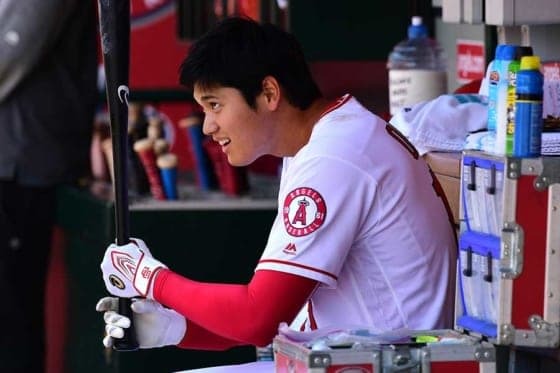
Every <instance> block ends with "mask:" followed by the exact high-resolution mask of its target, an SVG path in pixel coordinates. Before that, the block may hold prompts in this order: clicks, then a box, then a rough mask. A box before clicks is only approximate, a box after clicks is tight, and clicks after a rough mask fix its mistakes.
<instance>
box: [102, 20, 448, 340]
mask: <svg viewBox="0 0 560 373" xmlns="http://www.w3.org/2000/svg"><path fill="white" fill-rule="evenodd" d="M181 83H182V84H184V85H185V86H187V87H192V88H193V92H194V97H195V99H196V101H197V102H198V103H199V104H200V105H201V107H202V108H203V109H204V113H205V118H204V124H203V130H204V132H205V134H206V135H208V136H211V137H212V139H213V140H214V141H216V142H217V143H218V144H219V145H220V146H221V148H222V151H223V152H224V153H225V154H226V155H227V158H228V161H229V163H230V164H232V165H234V166H243V165H247V164H250V163H251V162H253V161H254V160H255V159H257V158H258V157H260V156H262V155H265V154H271V155H274V156H278V157H283V159H284V160H283V167H282V175H281V181H280V189H279V195H278V214H277V216H276V219H275V221H274V223H273V226H272V229H271V232H270V235H269V239H268V242H267V244H266V247H265V248H264V252H263V254H262V257H261V258H260V260H259V262H258V264H257V266H256V268H255V272H254V276H253V278H252V279H251V280H250V282H249V283H248V284H219V283H203V282H197V281H193V280H190V279H188V278H185V277H184V276H181V275H180V274H178V273H175V272H173V270H172V264H171V265H170V268H168V267H167V266H166V265H165V264H163V263H161V262H160V261H158V260H157V259H155V258H154V257H153V256H152V254H151V253H150V250H149V249H148V248H147V247H146V244H145V243H144V242H143V241H142V240H140V239H133V240H132V242H131V243H129V244H127V245H123V246H116V245H114V244H113V245H110V246H109V247H108V248H107V251H106V253H105V256H104V258H103V262H102V264H101V268H102V271H103V279H104V281H105V284H106V287H107V290H108V291H109V292H110V293H111V294H113V295H115V296H119V297H141V298H142V299H140V300H134V301H133V302H132V309H133V311H134V315H135V316H134V317H135V327H136V329H137V334H138V341H139V344H140V347H141V348H151V347H159V346H165V345H177V346H179V347H183V348H193V349H227V348H230V347H233V346H237V345H247V344H251V345H257V346H264V345H267V344H269V343H270V342H271V341H272V338H273V337H274V336H275V335H276V334H277V330H278V325H279V324H280V323H281V322H287V323H291V325H292V327H293V328H296V329H298V330H310V329H316V328H323V327H332V326H347V325H359V326H367V327H368V328H370V329H374V330H378V331H379V332H382V331H388V330H393V329H397V328H411V329H434V328H446V327H451V326H452V324H451V323H452V309H453V299H452V295H453V291H454V276H455V274H454V268H455V260H456V243H455V235H454V230H453V228H452V225H451V224H450V221H449V216H448V214H447V211H446V208H445V202H444V201H443V200H442V198H441V196H440V195H439V194H438V193H437V191H436V188H434V185H436V184H437V183H436V184H434V183H435V181H434V180H433V179H432V175H431V172H430V170H429V168H428V166H427V165H426V163H425V162H424V161H423V159H422V158H419V156H418V153H417V152H416V151H415V149H414V147H412V146H411V145H410V144H408V143H407V142H406V141H405V140H404V139H403V138H402V136H400V134H399V133H398V132H397V131H396V130H394V129H393V128H392V127H390V126H389V125H387V124H386V123H385V122H384V121H383V120H382V119H380V118H379V117H377V116H376V115H374V114H372V113H371V112H370V111H368V110H367V109H366V108H364V106H362V105H361V104H360V103H359V102H358V101H357V100H356V99H355V98H354V97H352V96H350V95H345V96H343V97H340V98H337V99H334V100H327V99H325V98H323V97H322V95H321V93H320V91H319V89H318V88H317V85H316V84H315V82H314V81H313V79H312V77H311V74H310V72H309V69H308V67H307V64H306V62H305V60H304V57H303V53H302V51H301V48H300V46H299V44H298V43H297V41H296V40H295V39H294V37H293V36H291V35H290V34H288V33H286V32H284V31H282V30H280V29H278V28H276V27H275V26H272V25H260V24H258V23H256V22H254V21H252V20H249V19H245V18H230V19H227V20H225V21H223V22H222V23H220V24H218V25H217V26H216V27H215V28H214V29H213V30H211V31H210V32H208V33H207V34H206V35H205V36H203V37H201V38H200V39H199V40H198V41H197V42H196V43H194V44H193V46H192V47H191V49H190V51H189V54H188V56H187V58H186V60H185V61H184V62H183V64H182V66H181ZM116 305H117V300H116V298H109V297H108V298H103V299H101V300H100V301H99V303H98V305H97V310H98V311H101V312H104V319H105V322H106V330H107V336H106V337H105V339H104V344H105V345H106V346H110V345H111V344H112V343H113V340H114V338H120V337H122V335H123V328H126V327H128V326H129V325H130V320H128V319H127V318H126V317H124V316H122V315H119V314H118V313H117V312H116V309H117V307H116ZM300 310H301V311H302V312H301V313H300ZM298 313H299V315H300V316H301V315H303V316H304V317H297V318H296V316H297V315H298Z"/></svg>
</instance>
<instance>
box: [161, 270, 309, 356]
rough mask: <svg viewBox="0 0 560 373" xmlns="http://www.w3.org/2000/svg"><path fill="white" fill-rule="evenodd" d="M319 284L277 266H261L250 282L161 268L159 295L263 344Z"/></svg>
mask: <svg viewBox="0 0 560 373" xmlns="http://www.w3.org/2000/svg"><path fill="white" fill-rule="evenodd" d="M315 286H316V281H314V280H310V279H307V278H303V277H298V276H295V275H290V274H286V273H282V272H275V271H257V272H256V273H255V276H254V277H253V279H252V280H251V282H250V283H249V284H248V285H234V284H212V283H202V282H196V281H191V280H189V279H186V278H184V277H182V276H180V275H178V274H176V273H173V272H172V271H169V270H162V271H161V273H159V274H158V276H157V279H156V282H155V286H154V296H155V298H156V300H158V301H159V302H161V303H163V304H165V305H166V306H168V307H171V308H173V309H174V310H176V311H177V312H179V313H181V314H182V315H184V316H185V317H186V318H187V320H189V321H192V322H194V323H196V324H198V325H200V326H201V327H203V328H204V329H206V330H208V331H209V332H211V333H215V334H217V335H219V336H222V337H224V338H226V339H230V340H233V341H239V342H240V343H241V344H252V345H257V346H264V345H267V344H268V343H270V342H271V341H272V338H273V337H274V336H275V335H276V333H277V329H278V324H279V323H280V322H288V323H290V322H291V321H292V320H293V318H294V317H295V315H296V314H297V312H298V311H299V310H300V308H301V307H302V305H303V304H305V302H306V300H307V299H308V297H309V296H310V295H311V293H312V291H313V289H314V288H315ZM275 300H276V301H275ZM188 333H189V332H188V328H187V334H188Z"/></svg>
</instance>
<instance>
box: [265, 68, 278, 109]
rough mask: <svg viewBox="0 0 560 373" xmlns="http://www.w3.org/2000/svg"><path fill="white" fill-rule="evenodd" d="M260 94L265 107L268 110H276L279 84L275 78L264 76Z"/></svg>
mask: <svg viewBox="0 0 560 373" xmlns="http://www.w3.org/2000/svg"><path fill="white" fill-rule="evenodd" d="M262 94H263V99H264V103H265V105H266V106H267V107H268V109H269V110H276V108H277V107H278V103H279V102H280V84H278V81H277V80H276V78H274V77H272V76H266V77H265V78H264V79H263V81H262Z"/></svg>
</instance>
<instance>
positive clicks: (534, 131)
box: [513, 56, 543, 157]
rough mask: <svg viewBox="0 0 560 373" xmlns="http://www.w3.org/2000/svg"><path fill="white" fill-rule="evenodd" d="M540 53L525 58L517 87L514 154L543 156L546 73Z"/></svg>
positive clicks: (522, 58) (517, 155)
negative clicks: (542, 137)
mask: <svg viewBox="0 0 560 373" xmlns="http://www.w3.org/2000/svg"><path fill="white" fill-rule="evenodd" d="M540 66H541V61H540V58H539V56H526V57H521V65H520V67H519V71H518V72H517V79H516V83H517V85H516V88H515V130H514V134H513V155H514V156H515V157H540V155H541V141H542V139H541V136H542V126H543V117H542V112H543V111H542V109H543V106H542V105H543V75H542V73H541V72H540Z"/></svg>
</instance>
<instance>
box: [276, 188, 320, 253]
mask: <svg viewBox="0 0 560 373" xmlns="http://www.w3.org/2000/svg"><path fill="white" fill-rule="evenodd" d="M326 215H327V205H326V203H325V200H324V199H323V197H322V196H321V195H320V194H319V192H317V191H316V190H314V189H311V188H306V187H302V188H297V189H294V190H292V191H291V192H290V193H288V195H287V196H286V199H285V200H284V209H283V219H284V226H285V227H286V232H288V234H289V235H290V236H294V237H301V236H306V235H308V234H310V233H313V232H315V231H316V230H317V229H318V228H319V227H320V226H321V225H323V222H324V221H325V217H326ZM294 249H295V247H294ZM284 250H285V249H284Z"/></svg>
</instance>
